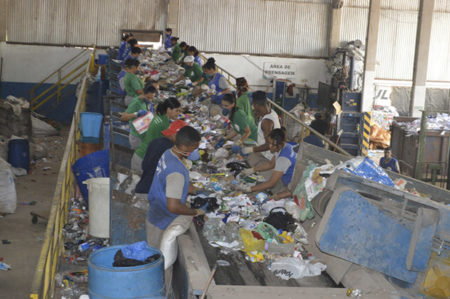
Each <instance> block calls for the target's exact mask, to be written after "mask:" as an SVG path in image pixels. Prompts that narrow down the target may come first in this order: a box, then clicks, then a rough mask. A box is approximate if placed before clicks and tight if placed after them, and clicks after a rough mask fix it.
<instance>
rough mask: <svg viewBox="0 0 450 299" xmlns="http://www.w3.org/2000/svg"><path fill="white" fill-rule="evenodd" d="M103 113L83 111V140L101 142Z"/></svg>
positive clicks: (81, 127) (81, 125)
mask: <svg viewBox="0 0 450 299" xmlns="http://www.w3.org/2000/svg"><path fill="white" fill-rule="evenodd" d="M102 120H103V115H101V114H100V113H94V112H82V113H81V115H80V130H81V139H82V142H91V143H99V141H100V131H101V128H102Z"/></svg>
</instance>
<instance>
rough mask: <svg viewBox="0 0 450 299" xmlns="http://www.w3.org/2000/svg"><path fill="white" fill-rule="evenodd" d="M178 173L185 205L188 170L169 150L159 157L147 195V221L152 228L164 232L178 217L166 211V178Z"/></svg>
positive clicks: (182, 199)
mask: <svg viewBox="0 0 450 299" xmlns="http://www.w3.org/2000/svg"><path fill="white" fill-rule="evenodd" d="M174 172H179V173H181V174H183V176H184V186H183V194H182V197H181V199H180V200H181V203H182V204H186V198H187V195H188V189H189V170H187V168H186V166H184V164H183V162H181V161H180V159H178V158H177V157H176V156H175V155H174V154H173V153H172V151H171V150H170V149H168V150H166V151H165V152H164V154H163V155H162V156H161V158H160V159H159V162H158V166H157V168H156V172H155V175H154V177H153V182H152V185H151V188H150V192H149V194H148V201H149V203H150V209H149V210H148V214H147V218H148V221H149V222H150V223H151V224H153V225H154V226H156V227H158V228H160V229H162V230H164V229H166V228H167V227H168V226H169V225H170V223H172V221H173V220H174V219H175V218H176V217H178V216H179V215H177V214H174V213H171V212H169V210H168V209H167V197H166V178H167V176H168V175H169V174H171V173H174Z"/></svg>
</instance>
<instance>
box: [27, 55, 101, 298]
mask: <svg viewBox="0 0 450 299" xmlns="http://www.w3.org/2000/svg"><path fill="white" fill-rule="evenodd" d="M94 51H95V48H94V50H92V53H94ZM93 59H94V55H92V54H91V56H90V59H89V61H88V63H87V66H86V68H85V69H84V70H83V74H85V76H84V78H83V79H82V81H81V83H80V84H81V88H80V90H79V93H78V98H77V104H76V106H75V111H74V115H73V118H72V124H71V126H70V131H69V136H68V138H67V143H66V147H65V151H64V156H63V159H62V162H61V166H60V168H59V172H58V179H57V182H56V188H55V192H54V194H53V199H52V205H51V210H50V216H49V217H48V223H47V229H46V232H45V239H44V244H43V245H42V249H41V254H40V256H39V261H38V265H37V268H36V271H35V273H34V278H33V283H32V286H31V292H30V298H31V299H40V298H42V299H46V298H52V297H53V296H54V291H55V273H56V271H57V269H58V265H59V261H60V257H61V255H62V253H63V252H64V238H63V236H62V228H63V225H64V224H65V223H66V221H67V216H68V211H69V200H70V198H72V197H73V195H74V190H75V188H74V183H75V177H74V175H73V172H72V169H71V167H72V165H73V164H74V163H75V161H76V158H77V146H76V140H77V139H79V136H80V131H79V129H78V124H79V121H80V113H81V112H82V111H84V107H85V100H86V91H87V75H88V74H89V72H90V66H91V61H92V60H93Z"/></svg>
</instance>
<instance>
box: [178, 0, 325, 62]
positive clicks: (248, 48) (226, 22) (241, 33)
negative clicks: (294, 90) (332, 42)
mask: <svg viewBox="0 0 450 299" xmlns="http://www.w3.org/2000/svg"><path fill="white" fill-rule="evenodd" d="M312 2H313V1H274V0H272V1H267V0H247V1H239V0H227V1H224V0H184V1H180V9H179V12H180V13H179V19H178V21H179V22H178V23H179V24H178V27H179V29H178V31H179V35H180V36H181V37H182V39H183V40H186V42H187V43H190V44H194V45H195V46H196V47H197V48H198V49H200V50H203V51H215V52H227V53H251V54H279V55H296V56H324V55H326V53H327V44H328V41H327V28H328V22H329V21H328V19H329V18H328V16H329V5H328V4H327V3H329V1H314V3H312ZM324 3H325V4H324ZM216 11H218V12H220V13H214V12H216ZM193 20H196V22H193Z"/></svg>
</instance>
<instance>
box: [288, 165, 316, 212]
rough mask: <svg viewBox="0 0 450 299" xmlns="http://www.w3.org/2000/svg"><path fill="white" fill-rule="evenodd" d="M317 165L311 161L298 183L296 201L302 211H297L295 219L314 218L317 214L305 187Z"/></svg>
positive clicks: (295, 191)
mask: <svg viewBox="0 0 450 299" xmlns="http://www.w3.org/2000/svg"><path fill="white" fill-rule="evenodd" d="M316 167H317V165H316V164H314V163H312V162H310V163H309V164H308V166H307V167H306V169H305V171H304V172H303V176H302V178H301V179H300V183H299V184H298V185H297V187H296V188H295V190H294V193H293V195H294V201H295V202H296V204H297V205H298V206H299V208H300V211H299V212H298V213H297V215H296V216H298V218H296V217H294V218H295V219H297V220H299V221H305V220H307V219H312V218H313V217H314V215H315V212H314V209H313V206H312V204H311V202H310V201H309V200H308V195H307V192H306V188H305V183H306V181H307V180H308V179H309V176H310V173H311V172H312V171H314V169H315V168H316Z"/></svg>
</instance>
